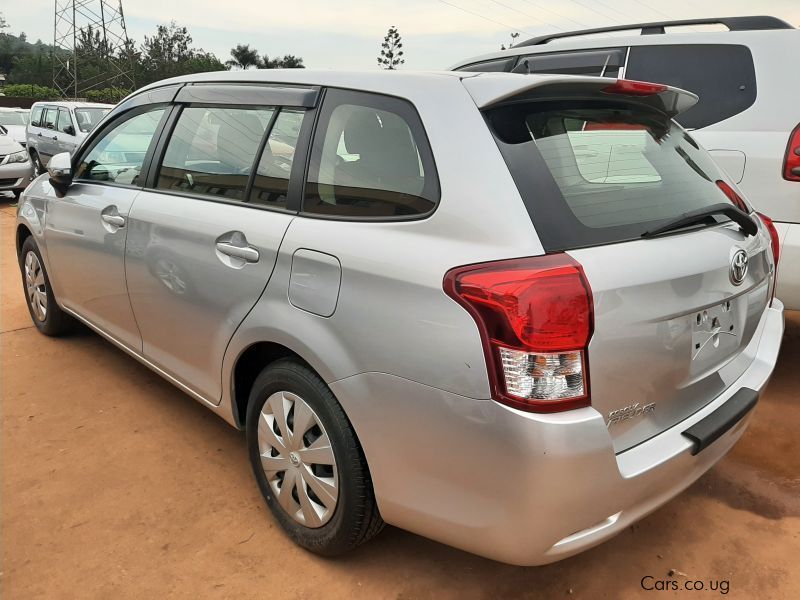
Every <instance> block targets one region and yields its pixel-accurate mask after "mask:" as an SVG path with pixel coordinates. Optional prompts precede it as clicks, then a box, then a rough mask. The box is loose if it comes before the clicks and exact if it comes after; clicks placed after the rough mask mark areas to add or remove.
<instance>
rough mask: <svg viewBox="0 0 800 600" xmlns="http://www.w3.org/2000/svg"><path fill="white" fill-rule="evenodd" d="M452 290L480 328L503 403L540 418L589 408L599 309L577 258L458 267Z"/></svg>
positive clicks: (450, 278) (449, 283)
mask: <svg viewBox="0 0 800 600" xmlns="http://www.w3.org/2000/svg"><path fill="white" fill-rule="evenodd" d="M444 291H445V292H446V293H447V294H448V295H449V296H450V297H452V298H453V299H454V300H455V301H456V302H458V303H459V304H461V305H462V306H463V307H464V308H465V309H466V310H467V312H469V313H470V315H472V318H473V319H475V323H476V324H477V325H478V330H479V331H480V335H481V341H482V342H483V349H484V354H485V356H486V367H487V370H488V372H489V380H490V385H491V389H492V397H493V398H494V399H495V400H497V401H498V402H502V403H504V404H508V405H510V406H513V407H515V408H519V409H521V410H527V411H532V412H557V411H563V410H570V409H573V408H578V407H582V406H589V404H590V400H589V376H588V375H589V373H588V362H587V354H586V349H587V346H588V344H589V340H590V338H591V336H592V331H593V327H594V324H593V321H594V307H593V301H592V292H591V288H590V287H589V283H588V282H587V280H586V276H585V275H584V272H583V268H582V267H581V266H580V264H578V263H577V262H576V261H575V260H574V259H572V258H571V257H570V256H568V255H566V254H552V255H546V256H538V257H533V258H518V259H511V260H504V261H497V262H490V263H482V264H477V265H468V266H465V267H458V268H456V269H452V270H451V271H448V273H447V274H446V275H445V278H444Z"/></svg>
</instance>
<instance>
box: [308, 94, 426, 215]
mask: <svg viewBox="0 0 800 600" xmlns="http://www.w3.org/2000/svg"><path fill="white" fill-rule="evenodd" d="M438 197H439V183H438V179H437V177H436V170H435V167H434V164H433V156H432V154H431V150H430V147H429V145H428V140H427V137H426V136H425V132H424V130H423V128H422V123H421V122H420V120H419V116H418V115H417V113H416V111H415V110H414V108H413V107H412V105H411V104H409V103H408V102H406V101H404V100H400V99H399V98H390V97H387V96H381V95H377V94H368V93H362V92H348V91H344V90H329V91H328V93H327V95H326V98H325V103H324V105H323V108H322V112H321V114H320V119H319V124H318V126H317V129H316V134H315V138H314V142H313V146H312V150H311V160H310V165H309V173H308V181H307V182H306V187H305V198H304V202H303V211H304V212H306V213H311V214H317V215H326V216H339V217H348V218H358V219H361V218H366V219H396V218H413V217H417V216H420V215H424V214H427V213H429V212H431V211H432V210H433V208H434V207H435V206H436V202H437V201H438Z"/></svg>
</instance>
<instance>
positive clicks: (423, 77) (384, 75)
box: [132, 69, 474, 95]
mask: <svg viewBox="0 0 800 600" xmlns="http://www.w3.org/2000/svg"><path fill="white" fill-rule="evenodd" d="M471 76H474V74H473V73H454V72H452V71H405V70H404V71H399V70H392V71H389V70H378V69H375V70H370V71H366V70H365V71H338V70H333V69H252V70H247V71H211V72H208V73H197V74H193V75H183V76H180V77H173V78H171V79H163V80H161V81H157V82H155V83H152V84H150V85H147V86H145V87H143V88H141V89H139V90H137V91H136V92H134V94H132V95H137V94H139V93H140V92H143V91H147V90H151V89H154V88H158V87H162V86H165V85H170V84H180V83H184V84H185V83H220V84H226V83H252V84H255V83H264V84H274V83H285V84H287V85H307V86H328V87H343V88H352V89H354V90H365V91H366V90H373V91H380V90H386V89H391V88H397V87H398V84H401V85H402V86H403V87H405V88H407V89H409V90H413V89H414V88H415V87H417V86H418V87H420V88H423V87H426V86H430V85H435V84H436V83H437V82H440V83H443V84H444V83H445V82H452V81H453V80H454V79H464V78H465V77H471Z"/></svg>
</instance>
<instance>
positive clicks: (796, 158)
mask: <svg viewBox="0 0 800 600" xmlns="http://www.w3.org/2000/svg"><path fill="white" fill-rule="evenodd" d="M783 178H784V179H788V180H789V181H800V125H798V126H797V127H795V128H794V131H793V132H792V135H791V136H789V144H788V145H787V146H786V156H785V157H784V159H783Z"/></svg>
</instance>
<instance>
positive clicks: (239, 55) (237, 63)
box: [225, 44, 261, 70]
mask: <svg viewBox="0 0 800 600" xmlns="http://www.w3.org/2000/svg"><path fill="white" fill-rule="evenodd" d="M260 64H261V63H260V61H259V58H258V50H256V49H255V48H250V44H237V45H236V48H231V60H228V61H226V62H225V66H227V67H228V68H236V69H244V70H247V69H249V68H250V67H258V66H259V65H260Z"/></svg>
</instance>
